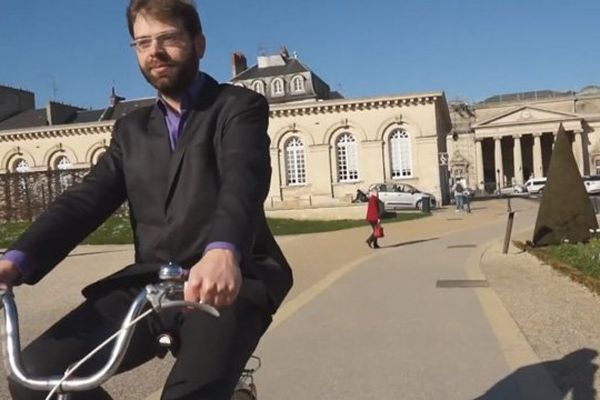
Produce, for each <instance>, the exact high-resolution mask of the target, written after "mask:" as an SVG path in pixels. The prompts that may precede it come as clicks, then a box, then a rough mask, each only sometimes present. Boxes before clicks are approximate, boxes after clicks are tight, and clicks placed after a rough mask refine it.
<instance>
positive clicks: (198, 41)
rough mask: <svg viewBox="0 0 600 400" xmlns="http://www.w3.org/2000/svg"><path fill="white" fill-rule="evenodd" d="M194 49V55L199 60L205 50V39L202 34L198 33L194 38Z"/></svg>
mask: <svg viewBox="0 0 600 400" xmlns="http://www.w3.org/2000/svg"><path fill="white" fill-rule="evenodd" d="M194 48H195V49H196V54H197V55H198V58H199V59H200V58H202V57H204V51H205V50H206V39H205V38H204V35H203V34H201V33H199V34H198V35H196V37H194Z"/></svg>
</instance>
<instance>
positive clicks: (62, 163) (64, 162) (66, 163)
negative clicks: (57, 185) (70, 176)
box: [54, 156, 72, 170]
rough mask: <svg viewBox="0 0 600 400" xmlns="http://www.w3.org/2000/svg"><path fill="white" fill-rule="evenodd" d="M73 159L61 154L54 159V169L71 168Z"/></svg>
mask: <svg viewBox="0 0 600 400" xmlns="http://www.w3.org/2000/svg"><path fill="white" fill-rule="evenodd" d="M71 166H72V164H71V160H69V158H68V157H67V156H59V157H57V158H56V160H54V169H59V170H65V169H69V168H71Z"/></svg>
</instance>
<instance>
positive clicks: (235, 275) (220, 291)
mask: <svg viewBox="0 0 600 400" xmlns="http://www.w3.org/2000/svg"><path fill="white" fill-rule="evenodd" d="M241 285H242V273H241V272H240V267H239V264H238V262H237V260H236V258H235V254H234V253H233V251H231V250H227V249H212V250H209V251H207V252H206V254H205V255H204V257H202V259H201V260H200V261H199V262H198V263H196V265H194V266H193V267H192V269H191V270H190V275H189V277H188V281H187V285H186V287H185V290H184V299H185V300H186V301H192V302H198V301H200V302H202V303H204V304H208V305H211V306H215V307H220V306H228V305H230V304H232V303H233V302H234V301H235V299H236V298H237V295H238V293H239V291H240V287H241Z"/></svg>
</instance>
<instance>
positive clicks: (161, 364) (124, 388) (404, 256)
mask: <svg viewBox="0 0 600 400" xmlns="http://www.w3.org/2000/svg"><path fill="white" fill-rule="evenodd" d="M513 208H517V209H519V210H520V212H519V213H518V214H517V219H516V227H515V229H520V228H522V227H525V226H527V225H528V224H531V222H532V221H533V218H534V216H535V208H536V206H535V204H534V203H532V202H529V201H525V200H518V201H513ZM505 223H506V203H505V202H504V201H481V202H474V203H473V214H462V213H461V214H457V213H454V212H453V210H452V209H445V210H440V211H437V212H436V213H435V214H434V215H433V216H432V217H430V218H426V219H421V220H415V221H409V222H404V223H397V224H387V225H386V226H385V228H386V238H385V239H383V240H382V245H384V246H385V248H384V249H381V250H372V249H369V248H368V247H367V246H366V244H365V243H364V239H365V238H366V236H367V234H368V229H367V228H366V227H365V228H356V229H351V230H345V231H339V232H329V233H322V234H313V235H299V236H295V237H283V238H280V239H279V241H280V243H281V246H282V248H283V249H284V252H285V254H286V255H287V256H288V258H289V259H290V262H291V264H292V265H293V267H294V271H295V277H296V283H295V286H294V289H293V290H292V292H291V293H290V295H289V296H288V298H287V300H286V303H285V304H284V306H283V307H282V308H281V310H280V312H279V313H278V315H277V317H276V319H275V321H274V323H273V325H272V326H271V329H270V331H269V332H268V334H267V335H266V336H265V339H264V341H263V342H262V344H261V346H260V348H259V349H258V351H257V353H259V354H260V355H261V356H262V357H263V361H264V366H263V368H262V369H261V370H260V371H259V372H258V373H257V376H256V378H257V380H258V384H259V387H260V388H259V390H260V394H261V396H260V399H261V400H269V399H272V400H276V399H277V400H279V399H294V400H296V399H297V400H301V399H368V398H373V399H375V398H378V399H379V398H393V399H470V398H475V397H477V396H480V395H482V394H483V393H485V392H486V391H487V390H488V389H490V388H494V390H492V391H491V392H489V393H488V394H486V395H485V396H484V397H482V399H486V400H490V399H519V398H527V399H533V398H534V397H517V396H518V395H517V392H521V393H522V392H523V390H527V388H529V387H531V382H532V380H533V381H534V382H537V383H536V387H538V388H544V389H545V390H548V391H549V392H546V393H547V395H546V397H543V398H544V399H549V400H553V397H550V396H554V392H553V387H552V385H548V381H547V376H546V375H545V374H544V373H543V371H542V373H540V372H539V371H537V370H536V371H534V372H533V373H531V374H530V375H528V376H526V377H525V378H523V377H521V375H519V379H509V380H508V384H506V379H504V378H507V377H510V376H511V373H512V372H513V371H514V370H515V369H516V368H518V367H519V366H521V365H527V364H532V363H534V362H535V355H534V354H533V352H532V351H531V349H530V348H529V347H528V345H527V343H526V341H524V340H523V339H522V337H519V335H518V329H517V328H516V326H515V325H514V323H512V320H511V319H510V317H508V314H507V313H506V310H505V309H504V308H503V306H502V303H501V302H499V300H498V298H497V297H496V296H495V295H494V293H493V291H492V290H491V289H489V288H488V289H485V288H483V289H472V288H471V289H441V288H436V286H435V284H436V281H437V280H440V279H471V278H482V276H481V272H480V271H479V266H478V256H479V254H480V253H481V251H482V249H483V248H484V244H485V243H486V242H488V241H489V240H491V239H494V238H498V237H501V236H502V235H503V233H504V228H505ZM77 252H78V254H75V255H73V256H71V257H69V258H68V259H67V260H66V261H65V262H64V263H63V265H61V267H60V268H59V269H57V270H56V271H55V273H53V274H51V275H50V276H49V277H48V278H47V279H45V280H44V281H43V282H42V283H41V284H39V285H38V286H37V287H36V288H34V289H35V290H32V288H22V289H21V288H20V289H19V290H18V292H17V296H18V300H19V304H20V306H21V310H22V311H21V312H22V315H23V319H22V321H23V322H22V324H23V336H24V339H23V341H24V342H26V341H27V340H29V338H31V337H32V336H33V335H35V334H37V333H39V332H40V331H41V330H42V329H44V328H45V327H47V326H48V325H49V324H50V323H51V322H52V321H53V320H54V319H56V318H58V316H59V315H60V314H62V313H64V312H65V311H66V310H67V309H68V308H69V307H71V306H72V305H73V304H75V302H77V301H78V298H79V295H78V291H79V289H80V288H81V287H82V286H83V285H84V284H85V283H86V282H90V281H93V280H95V279H97V278H98V277H99V276H103V275H106V274H108V273H110V272H112V271H114V270H115V269H117V268H118V267H119V266H120V265H123V263H127V262H129V261H130V260H131V258H132V254H131V249H130V248H129V247H127V246H102V247H89V246H82V247H80V248H78V250H77ZM92 253H94V254H92ZM82 269H85V271H86V273H85V274H81V270H82ZM50 299H52V300H50ZM511 352H513V353H514V352H516V353H518V354H524V355H521V356H516V357H512V358H511V357H510V354H511ZM507 354H508V355H509V356H508V357H507ZM169 365H170V361H169V360H166V361H157V362H154V363H150V364H148V365H147V366H144V367H143V368H141V369H139V370H138V371H136V372H134V373H128V374H125V375H123V376H119V377H117V378H115V379H113V380H112V381H111V382H110V383H109V384H108V386H107V387H108V389H109V390H110V391H111V393H113V396H115V398H118V399H140V398H144V397H146V396H150V397H148V398H149V399H150V398H157V395H156V393H155V392H156V390H158V389H159V384H158V383H159V382H160V381H161V380H162V379H163V376H164V374H165V373H166V371H167V370H168V367H169ZM503 379H504V380H503ZM540 382H541V383H540ZM540 385H541V386H540ZM498 387H500V389H498ZM132 388H134V389H135V390H133V391H134V392H135V393H132ZM5 390H6V389H5V387H4V386H2V384H0V393H6V392H5ZM499 390H500V392H498V391H499ZM494 393H496V394H494ZM497 393H501V396H500V397H497ZM548 393H549V394H548ZM507 396H508V397H507ZM5 398H6V399H8V397H2V395H1V394H0V399H5ZM557 399H558V397H557Z"/></svg>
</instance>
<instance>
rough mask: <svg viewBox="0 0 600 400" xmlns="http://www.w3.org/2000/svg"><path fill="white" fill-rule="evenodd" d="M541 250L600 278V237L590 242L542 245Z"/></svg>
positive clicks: (591, 275)
mask: <svg viewBox="0 0 600 400" xmlns="http://www.w3.org/2000/svg"><path fill="white" fill-rule="evenodd" d="M540 251H541V252H543V253H545V254H547V255H549V256H550V257H552V258H554V259H556V260H558V261H561V262H563V263H566V264H569V265H570V266H572V267H573V268H576V269H578V270H580V271H581V272H583V273H584V274H585V275H588V276H590V277H593V278H595V279H598V280H600V238H594V239H592V240H590V241H589V242H588V243H577V244H561V245H558V246H547V247H541V248H540Z"/></svg>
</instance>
